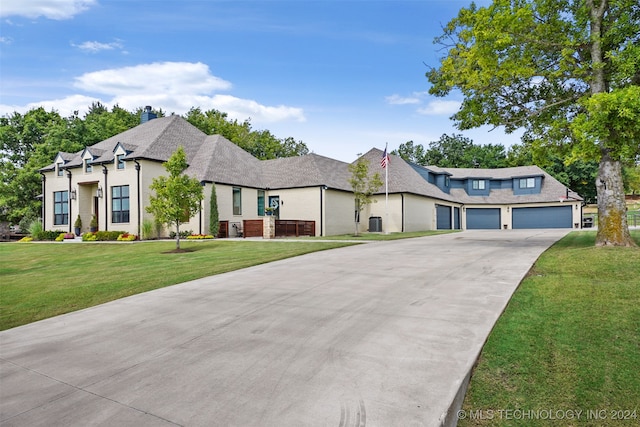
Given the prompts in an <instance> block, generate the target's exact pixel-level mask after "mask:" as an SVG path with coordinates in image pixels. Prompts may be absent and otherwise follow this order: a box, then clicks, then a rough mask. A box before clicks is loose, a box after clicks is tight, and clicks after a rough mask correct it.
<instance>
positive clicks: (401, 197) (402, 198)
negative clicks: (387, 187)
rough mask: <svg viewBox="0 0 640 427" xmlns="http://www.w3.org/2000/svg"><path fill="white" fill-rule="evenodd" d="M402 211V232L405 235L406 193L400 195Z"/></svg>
mask: <svg viewBox="0 0 640 427" xmlns="http://www.w3.org/2000/svg"><path fill="white" fill-rule="evenodd" d="M400 201H401V209H402V225H401V227H402V232H403V233H404V193H400Z"/></svg>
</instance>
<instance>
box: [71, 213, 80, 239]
mask: <svg viewBox="0 0 640 427" xmlns="http://www.w3.org/2000/svg"><path fill="white" fill-rule="evenodd" d="M73 227H74V228H75V230H74V231H75V232H76V236H79V235H80V233H81V231H82V219H81V218H80V214H78V217H77V218H76V222H74V223H73Z"/></svg>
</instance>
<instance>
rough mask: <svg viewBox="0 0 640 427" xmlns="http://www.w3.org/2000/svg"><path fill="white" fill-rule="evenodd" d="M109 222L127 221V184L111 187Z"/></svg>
mask: <svg viewBox="0 0 640 427" xmlns="http://www.w3.org/2000/svg"><path fill="white" fill-rule="evenodd" d="M111 222H113V223H118V222H129V186H128V185H120V186H116V187H111Z"/></svg>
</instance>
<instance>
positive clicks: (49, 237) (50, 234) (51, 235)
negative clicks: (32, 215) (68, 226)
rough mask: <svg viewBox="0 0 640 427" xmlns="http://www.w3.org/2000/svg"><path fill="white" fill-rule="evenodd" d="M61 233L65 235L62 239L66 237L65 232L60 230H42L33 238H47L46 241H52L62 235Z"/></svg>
mask: <svg viewBox="0 0 640 427" xmlns="http://www.w3.org/2000/svg"><path fill="white" fill-rule="evenodd" d="M60 234H62V235H63V237H62V239H64V233H60V231H55V230H49V231H47V230H45V231H41V232H39V233H38V234H37V235H35V236H32V237H33V240H46V241H51V242H52V241H54V240H56V239H57V238H58V236H60Z"/></svg>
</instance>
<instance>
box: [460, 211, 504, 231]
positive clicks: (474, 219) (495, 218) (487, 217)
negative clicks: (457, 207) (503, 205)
mask: <svg viewBox="0 0 640 427" xmlns="http://www.w3.org/2000/svg"><path fill="white" fill-rule="evenodd" d="M466 212H467V229H468V230H496V229H499V228H500V208H467V210H466Z"/></svg>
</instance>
